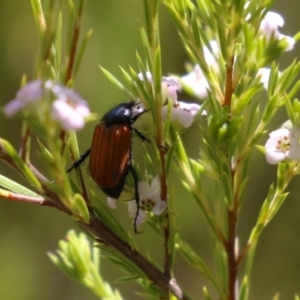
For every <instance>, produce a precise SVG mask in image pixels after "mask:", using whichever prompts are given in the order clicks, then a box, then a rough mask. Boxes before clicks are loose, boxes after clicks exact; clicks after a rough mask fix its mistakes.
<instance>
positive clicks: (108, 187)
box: [67, 101, 150, 233]
mask: <svg viewBox="0 0 300 300" xmlns="http://www.w3.org/2000/svg"><path fill="white" fill-rule="evenodd" d="M147 111H149V110H146V109H144V108H142V107H141V106H140V102H136V101H129V102H125V103H120V104H119V105H117V106H116V107H114V108H113V109H111V110H110V111H108V112H107V113H106V114H105V115H104V116H103V117H102V119H101V122H100V123H99V124H98V125H96V127H95V129H94V134H93V139H92V145H91V148H90V149H88V150H87V151H86V152H85V153H84V154H83V155H81V157H80V158H79V159H78V160H77V161H76V162H74V164H73V165H72V167H71V168H69V169H68V170H67V173H69V172H71V171H72V170H73V169H74V168H75V169H76V168H77V167H79V166H80V165H81V164H82V163H83V161H84V160H85V159H86V158H87V157H88V156H90V161H89V167H88V168H89V172H90V175H91V177H92V179H93V180H94V181H95V183H96V184H97V185H98V186H99V187H100V189H101V190H102V191H103V192H104V193H105V194H106V195H108V196H109V197H112V198H115V199H118V198H119V196H120V194H121V192H122V190H123V188H124V185H125V182H126V178H127V175H128V173H129V172H130V173H131V175H132V177H133V180H134V195H135V201H136V204H137V212H136V215H135V218H134V221H133V224H134V231H135V233H137V228H136V221H137V217H138V214H139V209H140V206H139V202H140V198H139V192H138V176H137V173H136V170H135V168H134V167H133V165H132V133H133V132H135V133H136V134H137V135H138V136H139V137H140V138H141V139H142V141H148V142H150V141H149V140H148V139H147V138H146V137H145V136H144V135H143V134H142V133H141V132H139V131H138V130H137V129H136V128H135V127H133V123H134V122H135V121H136V120H137V119H138V118H139V117H140V116H141V115H143V114H144V113H145V112H147Z"/></svg>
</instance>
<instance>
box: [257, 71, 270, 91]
mask: <svg viewBox="0 0 300 300" xmlns="http://www.w3.org/2000/svg"><path fill="white" fill-rule="evenodd" d="M270 73H271V69H270V68H260V69H258V71H257V75H256V76H260V82H261V83H262V84H263V86H264V88H265V89H266V90H268V86H269V78H270Z"/></svg>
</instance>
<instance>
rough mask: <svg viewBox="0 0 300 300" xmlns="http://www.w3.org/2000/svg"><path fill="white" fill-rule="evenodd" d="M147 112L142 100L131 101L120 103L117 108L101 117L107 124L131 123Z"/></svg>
mask: <svg viewBox="0 0 300 300" xmlns="http://www.w3.org/2000/svg"><path fill="white" fill-rule="evenodd" d="M145 112H147V110H145V109H144V108H143V106H142V105H141V103H140V102H135V101H129V102H124V103H120V104H119V105H117V106H116V107H115V108H113V109H112V110H110V111H109V112H107V113H106V114H105V115H104V116H103V118H102V119H101V121H102V122H104V123H105V124H106V125H107V126H111V125H117V124H127V125H130V124H132V123H134V122H135V121H136V120H137V118H138V117H139V116H141V115H142V114H144V113H145Z"/></svg>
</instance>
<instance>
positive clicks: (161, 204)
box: [152, 201, 167, 216]
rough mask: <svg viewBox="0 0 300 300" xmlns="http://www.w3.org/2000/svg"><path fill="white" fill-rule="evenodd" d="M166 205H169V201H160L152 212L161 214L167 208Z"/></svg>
mask: <svg viewBox="0 0 300 300" xmlns="http://www.w3.org/2000/svg"><path fill="white" fill-rule="evenodd" d="M166 207H167V202H166V201H160V202H158V203H156V205H155V206H154V207H153V209H152V212H153V213H154V214H155V215H157V216H159V215H161V214H162V213H163V212H164V211H165V210H166Z"/></svg>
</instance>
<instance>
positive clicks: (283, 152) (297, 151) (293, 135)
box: [265, 127, 300, 164]
mask: <svg viewBox="0 0 300 300" xmlns="http://www.w3.org/2000/svg"><path fill="white" fill-rule="evenodd" d="M299 141H300V128H299V127H293V128H292V129H291V130H289V129H287V128H280V129H278V130H275V131H272V132H271V133H270V135H269V139H268V140H267V142H266V144H265V149H266V159H267V162H268V163H269V164H278V163H279V162H281V161H283V160H285V159H290V160H294V161H297V160H299V159H300V143H299Z"/></svg>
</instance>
